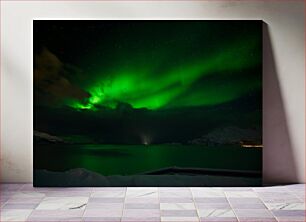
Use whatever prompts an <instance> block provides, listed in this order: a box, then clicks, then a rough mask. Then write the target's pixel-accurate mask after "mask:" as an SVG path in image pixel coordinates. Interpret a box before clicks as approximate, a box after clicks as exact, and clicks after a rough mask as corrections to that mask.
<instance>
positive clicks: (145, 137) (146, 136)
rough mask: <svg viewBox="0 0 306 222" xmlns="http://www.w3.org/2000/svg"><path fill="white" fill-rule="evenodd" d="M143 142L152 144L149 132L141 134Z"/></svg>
mask: <svg viewBox="0 0 306 222" xmlns="http://www.w3.org/2000/svg"><path fill="white" fill-rule="evenodd" d="M140 137H141V142H142V144H143V145H146V146H147V145H150V144H151V143H152V137H151V136H150V135H147V134H142V135H141V136H140Z"/></svg>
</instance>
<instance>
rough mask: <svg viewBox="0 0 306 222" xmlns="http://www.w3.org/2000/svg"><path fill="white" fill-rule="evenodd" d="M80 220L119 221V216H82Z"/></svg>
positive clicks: (89, 221)
mask: <svg viewBox="0 0 306 222" xmlns="http://www.w3.org/2000/svg"><path fill="white" fill-rule="evenodd" d="M82 222H121V217H83V220H82Z"/></svg>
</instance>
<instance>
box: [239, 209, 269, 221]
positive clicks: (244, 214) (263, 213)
mask: <svg viewBox="0 0 306 222" xmlns="http://www.w3.org/2000/svg"><path fill="white" fill-rule="evenodd" d="M234 211H235V214H236V215H237V217H238V219H239V218H248V217H252V218H273V215H272V213H271V212H270V211H269V210H266V209H234Z"/></svg>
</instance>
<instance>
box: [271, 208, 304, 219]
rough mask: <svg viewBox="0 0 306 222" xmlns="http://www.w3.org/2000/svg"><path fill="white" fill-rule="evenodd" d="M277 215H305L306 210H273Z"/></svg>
mask: <svg viewBox="0 0 306 222" xmlns="http://www.w3.org/2000/svg"><path fill="white" fill-rule="evenodd" d="M272 213H273V214H274V215H275V216H276V217H304V218H305V210H272Z"/></svg>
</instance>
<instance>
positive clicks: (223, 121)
mask: <svg viewBox="0 0 306 222" xmlns="http://www.w3.org/2000/svg"><path fill="white" fill-rule="evenodd" d="M261 28H262V23H261V21H59V20H58V21H51V20H50V21H38V20H37V21H34V95H35V97H34V129H35V130H37V131H39V132H45V133H48V134H50V135H54V136H58V137H61V138H64V139H65V140H69V141H70V142H75V143H103V144H143V143H152V144H160V143H181V144H186V143H188V141H190V140H193V139H196V138H198V137H201V136H203V135H205V134H207V133H209V132H211V131H213V130H216V129H219V128H224V127H229V126H235V127H238V128H243V129H255V130H258V131H261V124H262V123H261V117H262V114H261V112H262V91H261V90H262V48H261V44H262V42H261V41H262V40H261V39H262V35H261Z"/></svg>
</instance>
